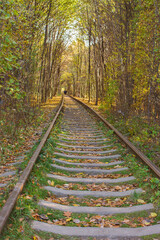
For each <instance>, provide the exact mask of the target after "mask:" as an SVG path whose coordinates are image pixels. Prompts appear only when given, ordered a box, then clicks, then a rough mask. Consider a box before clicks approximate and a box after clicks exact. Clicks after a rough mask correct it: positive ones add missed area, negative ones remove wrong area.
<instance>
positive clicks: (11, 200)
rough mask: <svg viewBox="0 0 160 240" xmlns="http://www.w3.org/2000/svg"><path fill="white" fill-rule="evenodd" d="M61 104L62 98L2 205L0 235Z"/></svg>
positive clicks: (60, 108)
mask: <svg viewBox="0 0 160 240" xmlns="http://www.w3.org/2000/svg"><path fill="white" fill-rule="evenodd" d="M63 103H64V97H63V96H62V99H61V102H60V104H59V108H58V110H57V113H56V115H55V117H54V119H53V121H52V123H51V124H50V126H49V128H48V130H47V131H46V133H45V135H44V136H43V138H42V140H41V142H40V143H39V145H38V147H37V149H36V150H35V152H34V153H33V155H32V157H31V159H30V160H29V162H28V165H27V167H26V168H25V169H24V171H23V173H22V175H21V176H20V178H19V180H18V182H17V183H16V185H15V187H14V189H13V190H12V192H11V193H10V195H9V197H8V199H7V201H6V203H5V204H4V206H3V207H2V209H1V211H0V233H1V232H2V230H3V228H4V226H5V224H6V222H7V220H8V218H9V216H10V214H11V212H12V210H13V208H14V206H15V204H16V201H17V198H18V196H19V194H20V193H21V192H22V190H23V188H24V185H25V183H26V181H27V179H28V177H29V175H30V173H31V171H32V169H33V166H34V164H35V162H36V160H37V158H38V156H39V154H40V152H41V150H42V148H43V146H44V144H45V142H46V140H47V138H48V136H49V134H50V132H51V130H52V128H53V126H54V124H55V122H56V120H57V118H58V116H59V114H60V112H61V110H62V107H63Z"/></svg>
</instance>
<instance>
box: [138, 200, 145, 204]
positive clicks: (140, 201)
mask: <svg viewBox="0 0 160 240" xmlns="http://www.w3.org/2000/svg"><path fill="white" fill-rule="evenodd" d="M137 202H138V203H145V201H144V200H142V199H138V200H137Z"/></svg>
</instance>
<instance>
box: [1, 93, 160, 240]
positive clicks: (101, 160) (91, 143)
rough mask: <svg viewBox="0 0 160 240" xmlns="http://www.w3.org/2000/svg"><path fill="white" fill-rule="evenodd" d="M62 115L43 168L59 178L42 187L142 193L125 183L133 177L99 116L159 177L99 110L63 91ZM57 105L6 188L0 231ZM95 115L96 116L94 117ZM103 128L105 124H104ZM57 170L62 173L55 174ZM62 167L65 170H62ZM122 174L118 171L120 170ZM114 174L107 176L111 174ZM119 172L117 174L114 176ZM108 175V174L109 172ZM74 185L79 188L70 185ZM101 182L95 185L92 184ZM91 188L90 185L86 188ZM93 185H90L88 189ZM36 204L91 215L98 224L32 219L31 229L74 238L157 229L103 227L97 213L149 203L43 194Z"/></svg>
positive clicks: (93, 193) (89, 193)
mask: <svg viewBox="0 0 160 240" xmlns="http://www.w3.org/2000/svg"><path fill="white" fill-rule="evenodd" d="M64 102H65V103H64V110H63V117H62V121H61V125H60V130H61V133H60V134H59V135H58V141H57V144H56V148H55V152H54V153H53V155H54V157H53V163H52V167H53V169H54V172H52V173H48V175H47V176H46V178H48V179H56V180H61V181H64V182H65V184H63V185H62V186H60V187H57V186H44V188H45V189H46V190H47V191H48V192H50V193H51V194H53V195H54V196H56V197H57V198H59V197H61V198H70V197H72V196H73V198H76V197H77V198H80V199H85V198H87V197H93V198H97V199H99V198H102V199H104V198H113V199H115V201H116V199H119V198H123V197H124V198H125V197H126V196H131V195H133V194H135V193H137V194H139V193H143V189H142V188H139V187H138V186H136V187H134V186H130V182H132V181H134V180H135V177H134V176H131V175H130V169H129V166H127V163H126V162H125V161H124V160H123V158H122V156H121V152H120V150H118V148H117V147H116V142H114V141H111V139H110V137H109V136H108V137H107V135H105V134H104V130H102V128H101V127H100V126H99V122H100V121H102V122H103V123H105V124H106V125H108V127H109V128H110V129H112V130H113V131H114V133H116V135H117V136H118V137H119V138H120V139H121V141H123V143H125V144H126V145H127V147H129V148H130V149H131V150H132V152H134V154H135V155H137V156H138V157H139V158H140V159H141V160H142V161H143V162H145V163H146V164H147V165H148V166H149V168H150V169H151V170H152V171H153V172H154V173H155V174H156V175H157V176H158V177H160V170H159V169H158V168H157V167H156V166H155V165H154V164H153V163H152V162H151V161H150V160H149V159H147V158H146V157H145V156H144V155H143V154H142V153H141V152H140V151H139V150H138V149H136V148H135V147H134V146H133V145H132V144H131V143H130V142H129V141H128V140H126V139H125V137H124V136H123V135H122V134H120V133H119V132H118V131H117V130H116V129H115V128H114V127H113V126H111V125H110V124H109V123H108V122H106V121H105V120H104V119H103V118H102V117H100V116H99V115H98V116H97V115H96V113H95V112H91V110H89V111H88V110H86V109H85V108H88V106H86V105H85V107H84V106H83V105H84V104H80V103H77V101H75V100H74V99H72V98H70V97H68V96H66V97H65V101H64ZM62 108H63V100H62V102H61V104H60V107H59V110H58V112H57V114H56V116H55V118H54V120H53V122H52V124H51V126H50V127H49V129H48V131H47V132H46V134H45V135H44V137H43V139H42V141H41V143H40V144H39V146H38V148H37V150H36V151H35V153H34V154H33V156H32V158H31V159H30V161H29V164H28V166H27V168H26V169H25V170H24V172H23V173H22V175H21V177H20V179H19V181H18V183H17V184H16V186H15V188H14V189H13V191H12V192H11V194H10V196H9V198H8V200H7V201H6V203H5V205H4V207H3V208H2V210H1V212H0V231H2V229H3V227H4V225H5V224H6V222H7V219H8V217H9V215H10V213H11V211H12V209H13V207H14V205H15V203H16V200H17V198H18V196H19V194H20V193H21V191H22V189H23V187H24V184H25V182H26V181H27V179H28V177H29V175H30V173H31V171H32V168H33V166H34V164H36V163H35V162H36V159H37V158H38V156H39V154H40V152H41V149H42V147H43V145H44V144H45V142H46V140H47V138H48V136H49V134H50V131H51V129H52V128H53V126H54V124H55V122H56V119H57V118H58V115H59V114H60V112H61V110H62ZM97 119H99V120H97ZM105 131H106V132H107V131H108V129H107V128H106V130H105ZM59 171H62V172H63V173H64V174H58V172H59ZM65 172H66V173H67V174H66V175H65ZM121 173H123V174H121ZM114 175H115V176H117V177H112V176H114ZM120 175H121V176H120ZM110 176H111V177H110ZM70 184H72V186H74V185H75V187H76V184H78V185H77V186H79V187H81V186H83V187H82V188H81V189H76V188H75V189H70ZM99 184H100V185H103V187H102V188H101V189H100V190H99V188H98V185H99ZM91 188H92V189H91ZM93 188H94V190H93ZM38 204H39V205H40V206H41V207H44V208H49V209H52V210H59V211H63V212H69V213H79V214H96V215H97V216H99V217H97V221H99V223H100V225H101V227H89V226H86V227H82V226H80V224H79V220H78V219H75V222H74V223H75V226H73V227H72V226H60V225H57V224H56V223H53V224H49V223H47V222H45V221H32V224H31V226H32V228H33V229H35V230H38V231H44V232H50V233H54V234H61V235H64V236H75V237H106V238H108V237H110V238H117V237H120V238H121V237H140V236H145V235H151V234H160V225H159V224H155V225H151V226H145V227H139V228H133V227H132V228H124V227H123V228H121V227H118V228H112V227H106V226H105V225H104V223H103V221H102V219H101V216H105V215H106V216H107V215H116V214H124V215H125V214H127V213H135V212H141V211H155V210H154V206H153V205H152V204H151V203H148V204H143V205H135V206H127V207H105V205H103V206H93V207H92V206H83V205H81V206H80V205H73V206H72V205H68V206H66V205H63V204H59V203H55V202H49V201H46V200H44V199H41V201H40V202H39V203H38Z"/></svg>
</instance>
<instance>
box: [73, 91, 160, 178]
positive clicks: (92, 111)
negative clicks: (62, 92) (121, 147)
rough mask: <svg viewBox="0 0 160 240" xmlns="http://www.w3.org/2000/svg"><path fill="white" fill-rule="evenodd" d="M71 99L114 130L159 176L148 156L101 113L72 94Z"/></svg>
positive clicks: (159, 176) (159, 171)
mask: <svg viewBox="0 0 160 240" xmlns="http://www.w3.org/2000/svg"><path fill="white" fill-rule="evenodd" d="M70 97H71V98H72V99H74V100H76V101H77V102H79V103H80V104H81V105H82V106H84V107H85V108H86V109H88V110H89V111H90V112H91V113H93V114H94V115H95V116H96V117H97V118H99V119H101V120H102V122H103V123H104V124H105V125H106V126H107V127H109V128H110V129H111V130H113V131H114V133H115V134H116V135H117V136H118V137H119V138H120V139H121V140H122V142H123V143H125V145H126V146H127V147H129V148H130V150H131V151H132V152H133V153H134V154H135V155H136V156H137V157H138V158H139V159H140V160H141V161H142V162H144V163H145V164H146V165H147V166H148V167H149V168H150V169H151V170H152V171H153V173H154V174H156V176H157V177H158V178H160V168H158V167H157V166H156V165H155V164H154V163H153V162H151V160H149V158H147V157H146V156H145V155H144V154H143V153H142V152H141V151H140V150H139V149H138V148H136V147H135V146H134V145H133V144H132V143H131V142H130V141H129V140H128V139H127V138H126V137H125V136H123V135H122V133H120V132H119V131H118V130H117V129H116V128H115V127H113V126H112V125H111V124H110V123H109V122H108V121H106V120H105V119H104V118H103V117H102V116H101V115H99V114H98V113H97V112H96V111H95V110H93V109H92V108H90V107H89V106H88V105H87V104H85V103H83V102H81V101H80V100H79V99H76V98H74V97H72V96H70Z"/></svg>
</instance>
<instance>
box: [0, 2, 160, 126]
mask: <svg viewBox="0 0 160 240" xmlns="http://www.w3.org/2000/svg"><path fill="white" fill-rule="evenodd" d="M0 11H1V12H0V18H1V23H0V28H1V33H0V40H1V41H0V48H1V51H0V55H1V56H0V106H1V113H2V114H1V116H2V117H3V120H2V119H1V124H5V119H8V118H9V119H10V120H11V121H12V122H13V123H14V124H15V125H16V124H18V123H19V119H22V120H23V119H26V116H28V112H30V109H31V107H34V106H38V105H40V104H41V103H44V102H45V101H46V100H47V99H49V98H52V97H53V96H55V95H56V94H60V92H61V88H62V87H63V88H65V89H66V90H67V91H68V93H69V94H71V95H74V96H78V97H83V98H88V100H89V101H91V100H92V101H95V104H98V102H101V104H103V105H104V106H105V108H106V109H107V110H116V111H121V112H122V113H124V114H125V115H126V116H128V115H129V114H130V113H136V114H143V115H144V116H145V117H146V118H147V119H156V120H158V119H160V75H159V74H160V2H159V1H158V0H142V1H139V0H134V1H131V0H46V1H43V0H27V1H26V0H17V1H15V0H8V1H7V0H2V1H1V10H0Z"/></svg>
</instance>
